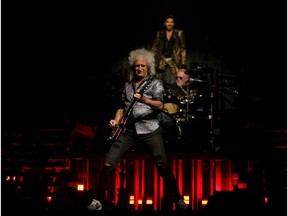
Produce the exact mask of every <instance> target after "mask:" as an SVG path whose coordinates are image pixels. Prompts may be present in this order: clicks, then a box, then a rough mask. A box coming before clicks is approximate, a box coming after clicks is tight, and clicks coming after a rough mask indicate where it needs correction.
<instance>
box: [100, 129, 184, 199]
mask: <svg viewBox="0 0 288 216" xmlns="http://www.w3.org/2000/svg"><path fill="white" fill-rule="evenodd" d="M134 145H144V146H146V147H147V148H148V150H149V151H150V153H151V155H152V157H153V161H154V164H155V166H156V168H157V171H158V174H159V175H160V176H161V177H162V178H163V182H164V186H165V188H166V189H167V191H168V192H170V193H171V195H172V198H173V201H174V202H177V201H178V200H179V199H182V198H183V197H182V195H180V191H179V188H178V185H177V181H176V179H175V177H174V176H173V174H172V172H171V170H170V169H169V166H168V163H167V159H166V153H165V147H164V142H163V138H162V129H161V128H159V129H157V130H156V131H155V132H152V133H150V134H143V135H142V134H141V135H137V134H136V132H135V130H133V129H127V130H126V131H125V133H122V134H121V135H120V136H119V138H118V140H117V141H116V142H115V143H113V144H112V145H111V147H110V149H109V151H108V154H107V156H106V159H105V161H104V167H103V169H102V172H101V176H100V179H99V183H98V185H97V188H96V191H97V197H99V199H104V198H105V193H106V190H107V189H108V185H109V184H110V182H111V179H112V171H113V170H114V169H115V167H116V166H117V164H118V162H119V160H120V159H121V157H122V156H123V155H124V154H125V153H126V152H127V151H128V150H129V149H131V148H132V147H133V146H134Z"/></svg>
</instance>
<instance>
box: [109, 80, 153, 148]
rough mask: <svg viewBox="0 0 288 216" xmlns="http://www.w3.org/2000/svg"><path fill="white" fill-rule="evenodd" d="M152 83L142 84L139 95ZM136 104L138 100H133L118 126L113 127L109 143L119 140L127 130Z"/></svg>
mask: <svg viewBox="0 0 288 216" xmlns="http://www.w3.org/2000/svg"><path fill="white" fill-rule="evenodd" d="M150 83H151V80H147V81H144V82H143V83H142V84H140V86H139V88H138V89H137V93H140V94H143V93H144V91H145V90H146V89H147V88H148V86H149V84H150ZM136 102H137V100H135V99H134V98H133V100H132V102H131V103H130V104H129V106H128V108H127V109H126V110H125V112H124V113H123V115H122V117H121V119H120V120H119V122H118V124H117V125H116V126H115V127H113V129H112V133H111V135H110V136H109V137H108V138H107V140H108V141H109V142H111V143H113V142H115V141H116V140H117V139H118V137H119V135H120V134H121V133H122V131H123V129H124V128H125V125H126V123H127V120H128V118H129V116H130V113H131V111H132V109H133V107H134V106H135V104H136Z"/></svg>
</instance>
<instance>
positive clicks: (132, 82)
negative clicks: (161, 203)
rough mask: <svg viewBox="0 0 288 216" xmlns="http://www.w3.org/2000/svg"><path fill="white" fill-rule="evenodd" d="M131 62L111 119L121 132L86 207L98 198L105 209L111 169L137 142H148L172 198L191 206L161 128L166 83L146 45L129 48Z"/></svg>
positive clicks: (93, 205) (93, 207)
mask: <svg viewBox="0 0 288 216" xmlns="http://www.w3.org/2000/svg"><path fill="white" fill-rule="evenodd" d="M128 62H129V66H130V69H131V73H130V76H129V80H128V81H127V82H126V83H125V85H124V88H123V91H122V99H121V102H122V105H121V107H120V108H119V109H118V110H117V111H116V114H115V117H114V119H112V120H110V122H109V125H110V126H111V127H112V128H113V129H115V127H116V128H117V127H118V128H117V129H119V128H120V131H121V133H119V136H118V137H117V138H116V139H112V140H113V143H112V145H111V146H110V150H109V151H108V154H107V156H106V158H105V160H104V164H103V169H102V172H101V175H100V179H99V182H98V185H97V187H96V192H97V194H96V195H95V199H93V200H92V202H91V204H90V205H89V206H87V209H88V210H97V209H98V206H99V202H100V203H101V206H102V207H103V209H105V206H104V203H103V202H104V201H105V194H106V191H107V189H108V188H109V184H110V181H111V179H112V178H113V177H114V176H113V175H112V173H113V172H112V171H113V170H114V169H115V167H116V166H117V164H118V162H119V160H120V158H121V157H122V156H123V155H124V154H125V153H126V152H127V151H128V150H129V149H131V148H132V147H133V146H134V145H139V146H140V145H141V146H145V147H146V148H147V149H148V150H149V151H150V152H151V155H152V157H153V160H154V163H155V166H156V168H157V171H158V173H159V175H160V176H162V178H163V180H164V184H165V187H167V189H168V191H170V192H171V195H172V197H173V201H174V202H175V203H176V204H177V205H178V207H179V209H188V205H186V203H185V202H184V201H183V196H182V195H181V194H180V192H179V188H178V185H177V182H176V179H175V177H174V176H173V174H172V172H171V171H170V169H169V167H168V163H167V159H166V153H165V149H164V142H163V138H162V129H161V127H160V123H159V120H158V118H157V115H158V114H159V112H160V111H161V110H162V109H163V95H164V87H163V82H162V81H161V80H160V79H157V78H155V77H154V76H155V60H154V56H153V54H152V53H151V52H150V51H148V50H146V49H136V50H133V51H131V52H130V55H129V58H128ZM127 110H128V112H127ZM119 125H120V126H119Z"/></svg>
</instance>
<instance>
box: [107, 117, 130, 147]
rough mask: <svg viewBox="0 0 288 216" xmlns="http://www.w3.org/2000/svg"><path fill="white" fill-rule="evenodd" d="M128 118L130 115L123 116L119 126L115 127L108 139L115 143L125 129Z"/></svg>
mask: <svg viewBox="0 0 288 216" xmlns="http://www.w3.org/2000/svg"><path fill="white" fill-rule="evenodd" d="M127 120H128V116H125V117H124V116H123V117H122V119H121V121H120V123H119V124H118V125H117V126H115V127H113V129H112V133H111V135H110V136H109V137H108V139H107V140H108V141H109V142H111V143H113V142H115V141H116V140H117V139H118V137H119V135H120V134H121V133H122V131H123V129H124V128H125V125H126V123H127Z"/></svg>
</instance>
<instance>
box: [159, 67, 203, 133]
mask: <svg viewBox="0 0 288 216" xmlns="http://www.w3.org/2000/svg"><path fill="white" fill-rule="evenodd" d="M204 72H206V70H204V69H203V68H199V67H198V68H197V69H194V70H188V71H186V72H185V73H186V74H188V75H189V76H190V77H192V75H195V74H196V75H197V74H199V73H204ZM203 85H206V80H203V79H200V76H196V77H194V78H189V82H187V84H186V85H185V86H183V87H180V86H177V90H176V89H175V88H167V89H166V90H165V93H164V112H165V118H166V120H167V119H169V118H170V125H171V124H174V128H175V127H177V128H178V132H179V133H178V137H179V138H181V137H182V136H183V133H182V131H183V129H184V127H185V126H186V125H187V124H189V123H190V122H191V121H193V120H194V119H195V118H197V115H198V114H197V113H198V112H197V111H199V110H203V109H205V108H204V106H205V105H204V103H203V101H204V100H203V97H205V95H206V93H207V92H203V89H205V88H202V86H203ZM203 95H204V96H203ZM175 124H176V125H175Z"/></svg>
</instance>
